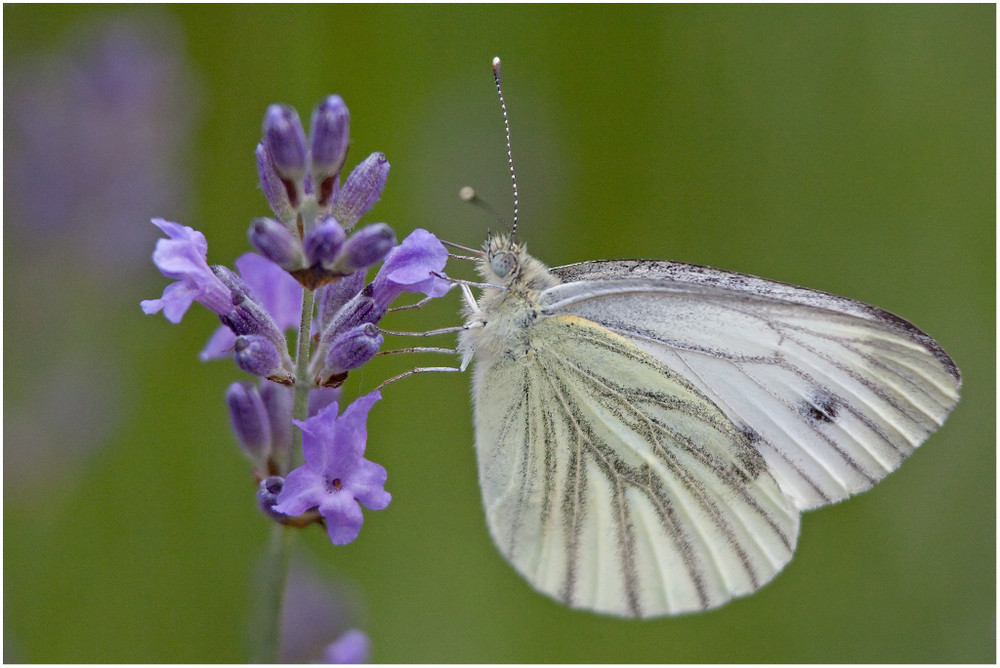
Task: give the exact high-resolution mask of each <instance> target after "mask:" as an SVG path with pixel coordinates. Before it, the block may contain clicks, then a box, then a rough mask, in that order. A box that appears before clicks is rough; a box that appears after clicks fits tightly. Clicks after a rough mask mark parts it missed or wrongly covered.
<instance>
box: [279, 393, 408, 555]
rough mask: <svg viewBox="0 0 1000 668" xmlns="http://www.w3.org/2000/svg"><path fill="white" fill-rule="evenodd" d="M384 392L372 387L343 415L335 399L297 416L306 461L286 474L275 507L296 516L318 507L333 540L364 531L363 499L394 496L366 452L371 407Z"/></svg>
mask: <svg viewBox="0 0 1000 668" xmlns="http://www.w3.org/2000/svg"><path fill="white" fill-rule="evenodd" d="M381 398H382V395H381V394H380V393H379V392H377V391H376V392H372V393H370V394H366V395H365V396H363V397H360V398H358V399H356V400H355V401H354V402H353V403H352V404H351V405H350V406H348V407H347V409H346V410H345V411H344V413H343V414H342V415H340V416H338V415H337V404H335V403H334V404H330V405H329V406H327V407H325V408H323V409H322V410H321V411H320V412H318V413H317V414H316V415H314V416H313V417H311V418H308V419H307V420H304V421H303V420H294V421H293V422H294V423H295V424H296V425H298V426H299V428H300V429H301V430H302V434H303V439H302V454H303V456H304V457H305V462H306V463H305V465H303V466H300V467H299V468H297V469H295V470H294V471H292V472H291V473H289V474H288V476H287V477H286V478H285V484H284V487H283V488H282V490H281V494H280V495H279V496H278V504H277V505H276V506H274V510H276V511H277V512H280V513H284V514H286V515H289V516H294V515H299V514H301V513H303V512H305V511H306V510H309V509H310V508H314V507H315V508H318V510H319V512H320V514H321V515H322V516H323V518H324V519H325V520H326V525H327V532H328V534H329V536H330V541H331V542H332V543H333V544H334V545H345V544H347V543H350V542H351V541H353V540H354V539H355V538H357V537H358V533H359V532H360V531H361V523H362V515H361V506H360V505H359V502H360V503H363V504H365V506H366V507H368V508H370V509H372V510H382V509H383V508H385V507H386V506H387V505H389V501H390V500H391V498H392V497H391V496H390V495H389V493H388V492H386V491H385V489H384V488H383V485H384V484H385V481H386V472H385V469H384V468H382V467H381V466H379V465H378V464H375V463H373V462H370V461H368V460H367V459H365V458H364V457H363V456H362V455H363V454H364V451H365V440H366V438H367V428H366V422H367V420H368V411H369V410H371V407H372V406H373V405H374V404H375V402H376V401H378V400H379V399H381Z"/></svg>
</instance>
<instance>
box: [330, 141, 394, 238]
mask: <svg viewBox="0 0 1000 668" xmlns="http://www.w3.org/2000/svg"><path fill="white" fill-rule="evenodd" d="M388 178H389V161H388V160H386V159H385V155H384V154H382V153H372V154H371V155H370V156H368V157H367V158H365V160H364V162H362V163H361V164H360V165H358V166H357V167H355V168H354V171H352V172H351V175H350V176H348V177H347V181H346V182H345V183H344V187H343V188H341V189H340V194H339V195H338V196H337V203H336V204H335V205H334V207H333V217H334V218H336V219H337V220H339V221H340V224H341V225H343V227H344V229H345V230H348V231H350V230H351V229H352V228H353V227H354V226H355V225H356V224H357V222H358V220H360V219H361V216H363V215H365V214H366V213H368V210H369V209H371V208H372V207H373V206H375V202H377V201H378V198H379V197H381V196H382V189H383V188H385V182H386V179H388Z"/></svg>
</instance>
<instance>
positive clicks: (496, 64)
mask: <svg viewBox="0 0 1000 668" xmlns="http://www.w3.org/2000/svg"><path fill="white" fill-rule="evenodd" d="M493 80H494V81H496V82H497V95H499V96H500V110H501V111H502V112H503V127H504V130H506V131H507V164H508V165H509V166H510V181H511V183H512V184H513V185H514V222H513V224H512V225H511V227H510V243H511V246H513V244H514V233H515V232H517V175H515V174H514V157H513V156H512V155H511V152H510V121H509V120H507V103H506V102H504V99H503V86H501V85H500V59H499V58H494V59H493Z"/></svg>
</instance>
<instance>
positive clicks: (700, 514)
mask: <svg viewBox="0 0 1000 668" xmlns="http://www.w3.org/2000/svg"><path fill="white" fill-rule="evenodd" d="M528 339H529V346H528V352H527V353H526V354H523V355H515V354H510V355H499V356H495V357H491V358H490V359H489V360H481V361H480V363H479V365H478V366H477V368H476V375H475V390H474V392H475V399H476V425H477V429H476V448H477V452H478V460H479V473H480V482H481V484H482V489H483V498H484V504H485V507H486V514H487V519H488V523H489V526H490V530H491V533H492V535H493V538H494V540H495V541H496V543H497V545H498V546H499V548H500V550H501V552H503V554H504V555H505V556H506V557H507V558H508V559H509V560H510V561H511V563H513V564H514V566H515V567H516V568H517V569H518V571H520V572H521V573H522V574H523V575H524V576H525V577H526V578H527V579H528V580H529V582H531V583H532V584H533V585H534V586H535V587H536V588H537V589H539V590H541V591H543V592H545V593H547V594H549V595H551V596H553V597H555V598H557V599H559V600H561V601H563V602H565V603H567V604H568V605H571V606H573V607H580V608H586V609H592V610H596V611H599V612H605V613H610V614H617V615H624V616H655V615H663V614H674V613H679V612H684V611H690V610H698V609H705V608H709V607H713V606H716V605H719V604H721V603H723V602H725V601H727V600H729V599H730V598H732V597H734V596H739V595H743V594H747V593H749V592H752V591H754V590H755V589H757V588H758V587H760V586H761V585H763V584H764V583H765V582H767V581H769V580H770V579H771V578H772V577H773V576H774V575H775V574H776V573H777V572H778V571H779V570H780V569H781V568H782V566H783V565H784V564H785V563H786V562H787V561H788V560H789V559H790V558H791V554H792V551H793V550H794V546H795V541H796V537H797V534H798V519H799V518H798V511H797V510H796V509H795V507H794V504H793V503H792V502H791V500H790V499H789V498H788V497H787V496H786V495H785V494H784V493H782V491H781V489H780V488H779V487H778V485H777V483H776V482H775V480H774V478H773V477H772V476H771V474H770V472H769V470H768V466H767V464H766V462H765V460H764V459H763V458H762V457H761V455H760V453H759V452H758V450H757V449H756V447H755V442H754V437H753V434H752V432H750V431H748V430H746V429H743V428H741V427H740V426H739V425H737V424H734V423H733V421H732V420H731V419H729V418H728V417H727V416H726V415H725V414H724V413H723V412H722V411H720V410H719V409H718V408H717V407H716V406H715V405H714V404H713V403H712V402H711V401H710V400H708V398H707V397H706V396H705V395H704V393H703V392H702V391H700V390H699V389H698V387H697V386H696V384H693V383H691V382H689V381H688V380H686V379H685V378H684V377H683V376H682V375H681V374H679V373H677V372H676V371H675V370H672V369H670V368H668V367H667V366H666V365H665V364H664V363H663V362H662V361H661V360H659V359H657V358H656V357H654V356H652V355H650V354H648V353H647V352H645V351H643V350H642V349H641V348H639V347H638V346H636V345H634V344H632V343H630V342H629V341H627V340H625V339H624V338H623V337H621V336H619V335H617V334H615V333H613V332H610V331H609V330H607V329H606V328H604V327H601V326H599V325H596V324H594V323H593V322H590V321H587V320H584V319H581V318H578V317H567V316H556V317H551V318H541V319H539V320H537V321H535V322H534V323H533V324H532V325H531V326H530V328H529V329H528ZM501 390H502V391H501Z"/></svg>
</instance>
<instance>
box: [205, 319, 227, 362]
mask: <svg viewBox="0 0 1000 668" xmlns="http://www.w3.org/2000/svg"><path fill="white" fill-rule="evenodd" d="M235 342H236V335H235V334H233V331H232V330H231V329H229V328H228V327H225V326H223V327H219V328H218V329H217V330H215V333H214V334H212V336H211V337H209V339H208V343H206V344H205V347H204V348H203V349H202V351H201V352H200V353H198V359H200V360H201V361H202V362H207V361H208V360H211V359H219V358H220V357H229V354H230V353H231V352H233V344H234V343H235Z"/></svg>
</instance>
